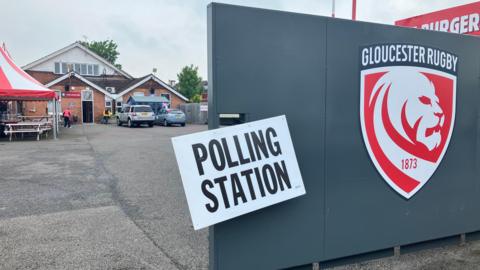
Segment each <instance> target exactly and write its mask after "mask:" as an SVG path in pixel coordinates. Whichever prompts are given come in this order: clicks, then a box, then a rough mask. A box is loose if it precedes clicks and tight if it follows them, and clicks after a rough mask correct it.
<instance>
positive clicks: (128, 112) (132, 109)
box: [117, 105, 155, 127]
mask: <svg viewBox="0 0 480 270" xmlns="http://www.w3.org/2000/svg"><path fill="white" fill-rule="evenodd" d="M154 121H155V114H154V113H153V110H152V108H151V107H150V106H148V105H127V106H124V107H123V108H122V110H121V111H120V113H118V114H117V125H119V126H121V125H123V124H127V126H129V127H134V126H139V125H141V124H148V126H149V127H153V124H154Z"/></svg>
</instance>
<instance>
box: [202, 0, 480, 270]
mask: <svg viewBox="0 0 480 270" xmlns="http://www.w3.org/2000/svg"><path fill="white" fill-rule="evenodd" d="M208 12H209V19H208V23H209V26H208V29H209V33H208V41H209V44H208V48H209V81H210V88H209V105H210V107H209V127H210V128H217V127H218V125H219V121H218V115H219V114H221V113H238V114H242V115H245V116H246V117H245V119H246V121H254V120H258V119H263V118H267V117H271V116H277V115H281V114H285V115H286V116H287V119H288V123H289V127H290V132H291V134H292V139H293V144H294V147H295V150H296V154H297V158H298V161H299V166H300V170H301V172H302V175H303V179H304V182H305V187H306V191H307V194H306V195H305V196H302V197H299V198H296V199H293V200H290V201H287V202H284V203H281V204H278V205H274V206H271V207H268V208H265V209H262V210H259V211H256V212H254V213H250V214H247V215H244V216H241V217H239V218H235V219H233V220H230V221H226V222H223V223H220V224H217V225H215V226H213V228H211V229H210V249H211V253H210V255H211V258H210V264H211V269H278V268H286V267H293V266H300V265H306V264H310V263H312V262H319V261H320V262H326V263H327V264H329V263H332V264H336V263H337V262H339V261H342V260H336V259H339V258H343V261H348V260H349V258H350V259H352V260H353V259H354V258H357V257H358V256H357V255H359V254H365V253H369V252H375V251H379V250H386V249H388V248H391V247H394V246H399V245H410V244H412V243H420V242H425V241H429V240H433V239H439V238H445V237H448V236H452V235H456V234H460V233H465V232H475V231H479V230H480V215H478V213H480V181H479V179H478V173H479V162H480V161H479V159H478V157H479V153H480V151H479V150H480V143H479V132H480V130H479V128H480V125H479V120H480V117H479V116H480V114H479V110H478V109H477V108H478V104H479V101H480V96H479V94H478V92H479V90H480V81H479V75H480V57H479V56H478V52H479V51H480V40H479V39H478V38H477V37H470V36H460V35H456V34H448V33H439V32H430V31H422V30H416V29H407V28H399V27H394V26H387V25H379V24H371V23H364V22H352V21H348V20H339V19H331V18H325V17H320V16H311V15H303V14H294V13H287V12H279V11H269V10H262V9H253V8H244V7H237V6H231V5H223V4H212V5H210V6H209V10H208ZM379 43H410V44H421V45H424V46H429V47H434V48H440V49H442V50H446V51H450V52H453V53H454V54H456V55H457V56H458V57H459V63H458V65H459V66H458V77H457V101H456V119H455V126H454V130H453V135H452V138H451V141H450V144H449V146H448V150H447V152H446V154H445V156H444V158H443V161H442V162H441V164H440V166H439V167H438V169H437V170H436V172H435V173H434V175H433V176H432V177H431V179H430V180H429V182H428V183H427V184H426V185H425V186H424V187H423V188H422V189H421V190H420V191H419V192H418V193H417V194H416V195H415V196H413V197H412V198H410V199H409V200H407V199H404V198H403V197H401V196H400V195H398V194H397V193H396V192H395V191H393V190H392V189H391V188H390V187H389V186H388V185H387V184H386V183H385V181H384V180H383V179H382V177H381V176H380V175H379V173H378V172H377V170H376V168H375V166H374V165H373V163H372V161H371V159H370V157H369V155H368V153H367V150H366V147H365V144H364V141H363V137H362V133H361V128H360V113H359V111H360V108H359V105H360V85H359V84H360V69H359V68H360V56H359V48H360V47H362V46H366V45H371V44H379ZM377 253H378V252H377ZM377 253H375V254H377ZM387 253H388V254H389V253H390V251H388V252H387ZM387 253H385V254H387ZM371 254H374V253H371ZM378 254H379V253H378ZM367 257H368V255H367ZM362 258H363V259H364V258H365V256H363V257H362ZM333 262H335V263H333Z"/></svg>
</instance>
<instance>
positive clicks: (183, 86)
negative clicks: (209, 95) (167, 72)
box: [177, 65, 203, 101]
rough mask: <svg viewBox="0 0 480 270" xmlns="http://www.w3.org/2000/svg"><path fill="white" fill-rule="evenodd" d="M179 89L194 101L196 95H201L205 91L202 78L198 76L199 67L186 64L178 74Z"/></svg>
mask: <svg viewBox="0 0 480 270" xmlns="http://www.w3.org/2000/svg"><path fill="white" fill-rule="evenodd" d="M177 78H178V84H177V89H178V91H180V93H182V95H184V96H185V97H187V98H188V99H189V100H190V101H194V100H193V99H194V97H195V95H201V94H202V91H203V86H202V78H201V77H200V76H198V67H194V66H193V65H190V66H185V67H183V68H182V71H181V72H180V73H179V74H177Z"/></svg>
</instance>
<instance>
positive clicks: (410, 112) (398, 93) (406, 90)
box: [370, 70, 445, 151]
mask: <svg viewBox="0 0 480 270" xmlns="http://www.w3.org/2000/svg"><path fill="white" fill-rule="evenodd" d="M378 94H380V95H378ZM377 95H378V98H379V100H378V101H377V102H382V104H381V107H377V106H376V108H378V110H377V109H376V112H375V114H377V113H381V114H382V120H383V122H384V126H385V129H386V130H387V132H388V133H389V134H392V133H395V134H396V135H399V136H401V137H403V139H405V140H406V141H408V142H409V143H411V144H413V145H418V144H422V145H424V146H425V147H426V148H427V149H428V151H432V150H434V149H435V148H437V147H439V146H440V144H441V142H442V134H441V129H442V127H443V124H444V121H445V116H444V112H443V110H442V107H441V105H440V100H439V98H438V96H437V95H436V93H435V86H434V84H433V83H432V82H431V81H430V80H429V79H428V78H427V77H426V76H425V75H424V74H422V73H420V72H418V71H415V70H410V71H406V70H401V71H394V70H392V71H390V72H387V73H386V74H384V75H383V76H382V78H381V79H380V80H379V81H378V82H377V83H376V85H375V86H374V93H372V96H371V97H372V98H371V99H370V102H372V99H373V97H374V96H377ZM380 98H381V99H380ZM392 129H393V130H392ZM397 137H398V136H397Z"/></svg>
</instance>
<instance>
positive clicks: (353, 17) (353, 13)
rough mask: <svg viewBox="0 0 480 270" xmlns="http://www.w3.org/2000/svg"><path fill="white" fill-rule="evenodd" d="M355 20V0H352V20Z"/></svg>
mask: <svg viewBox="0 0 480 270" xmlns="http://www.w3.org/2000/svg"><path fill="white" fill-rule="evenodd" d="M355 20H357V0H352V21H355Z"/></svg>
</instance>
